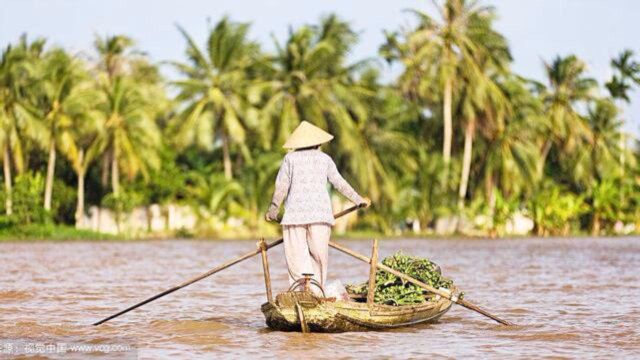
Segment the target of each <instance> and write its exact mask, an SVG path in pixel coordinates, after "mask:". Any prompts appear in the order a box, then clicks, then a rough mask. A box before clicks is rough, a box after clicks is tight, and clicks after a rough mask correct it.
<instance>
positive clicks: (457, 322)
mask: <svg viewBox="0 0 640 360" xmlns="http://www.w3.org/2000/svg"><path fill="white" fill-rule="evenodd" d="M341 243H342V244H343V245H346V246H348V247H351V248H352V249H355V250H357V251H360V252H362V253H364V254H367V255H368V254H369V253H370V247H371V242H370V241H343V242H341ZM380 246H381V247H380V253H381V256H385V255H389V254H391V253H392V252H394V251H395V250H398V249H403V250H404V251H405V252H407V253H411V254H415V255H419V256H426V257H429V258H431V259H432V260H434V261H435V262H437V263H438V264H440V265H441V267H442V269H443V273H444V274H445V275H447V276H449V277H451V278H453V279H454V281H455V283H456V284H457V285H458V286H459V287H460V288H461V289H462V290H464V291H465V293H466V299H467V300H469V301H472V302H475V303H477V304H479V305H482V306H484V307H485V308H487V309H489V310H490V311H493V312H495V313H496V314H498V315H500V316H502V317H504V318H506V319H508V320H510V321H512V322H515V323H517V324H518V326H515V327H504V326H500V325H497V324H495V323H493V322H492V321H491V320H489V319H486V318H484V317H482V316H480V315H478V314H475V313H472V312H470V311H469V310H466V309H464V308H461V307H456V306H454V307H453V308H452V309H451V310H450V311H449V312H448V313H447V314H446V315H445V316H444V317H443V318H442V319H441V320H440V322H439V323H438V324H432V325H420V326H415V327H411V328H402V329H395V330H391V331H384V332H362V333H343V334H300V333H283V332H276V331H271V330H269V329H267V328H266V326H265V323H264V317H263V315H262V313H261V312H260V304H261V303H262V302H264V300H265V293H264V282H263V278H262V270H261V269H262V268H261V263H260V258H259V257H257V256H256V257H254V258H252V259H249V260H247V261H245V262H243V263H240V264H238V265H236V266H234V267H231V268H229V269H227V270H224V271H222V272H220V273H218V274H216V275H213V276H212V277H210V278H207V279H205V280H202V281H200V282H198V283H196V284H194V285H191V286H189V287H187V288H185V289H182V290H180V291H178V292H175V293H173V294H171V295H168V296H166V297H164V298H161V299H159V300H156V301H155V302H152V303H150V304H147V305H145V306H144V307H142V308H139V309H137V310H134V311H133V312H130V313H127V314H125V315H123V316H121V317H119V318H116V319H113V320H111V321H110V322H107V323H105V324H103V325H100V326H97V327H94V326H91V325H90V324H91V323H92V322H94V321H96V320H99V319H101V318H103V317H106V316H108V315H110V314H112V313H114V312H116V311H118V310H121V309H123V308H126V307H127V306H129V305H131V304H134V303H136V302H138V301H140V300H142V299H144V298H146V297H148V296H151V295H153V294H155V293H158V292H160V291H162V290H164V289H166V288H168V287H170V286H172V285H175V284H178V283H180V282H182V281H184V280H185V279H188V278H190V277H193V276H195V275H197V274H199V273H202V272H204V271H206V270H208V269H210V268H212V267H214V266H216V265H218V264H220V263H222V262H223V261H226V260H227V259H229V258H231V257H234V256H238V255H240V254H243V253H245V252H248V251H251V250H252V249H254V248H255V244H254V243H253V242H248V241H197V240H166V241H140V242H63V243H45V242H42V243H38V242H36V243H29V242H26V243H2V244H0V274H2V276H1V277H0V358H3V357H5V358H11V357H14V356H15V355H16V354H33V353H35V354H38V356H41V357H42V358H70V357H71V358H73V357H75V358H79V359H84V358H114V359H120V358H127V357H128V358H142V359H163V358H166V359H169V358H171V359H180V358H182V359H197V358H214V357H228V358H244V357H276V356H277V357H286V358H291V357H297V358H305V359H306V358H362V357H366V358H390V357H394V358H427V357H433V356H436V357H450V358H464V357H470V356H472V357H489V358H531V357H553V358H602V357H605V356H615V357H618V358H640V238H637V237H636V238H616V239H606V238H605V239H597V240H596V239H589V238H580V239H577V238H574V239H511V240H477V239H476V240H462V239H451V240H383V241H381V242H380ZM269 260H270V265H271V273H272V277H273V283H274V288H275V289H276V290H282V289H284V288H285V287H286V285H287V277H286V269H285V267H284V254H283V250H282V247H281V246H280V247H277V248H274V249H272V250H270V251H269ZM367 274H368V267H367V265H366V264H364V263H360V262H357V260H355V259H353V258H350V257H348V256H346V255H344V254H341V253H338V252H336V251H335V250H331V254H330V264H329V277H330V281H331V280H335V279H340V280H341V281H342V282H344V283H349V282H356V281H361V280H364V279H366V277H367ZM76 345H89V346H93V347H89V348H74V350H73V352H71V350H70V347H71V346H76ZM100 345H104V346H103V347H100ZM43 346H48V347H43ZM51 346H54V347H56V348H55V349H54V348H53V347H51ZM65 346H66V348H65ZM118 346H120V347H118ZM127 346H128V348H127ZM27 352H29V353H27Z"/></svg>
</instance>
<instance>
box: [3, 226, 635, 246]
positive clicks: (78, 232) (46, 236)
mask: <svg viewBox="0 0 640 360" xmlns="http://www.w3.org/2000/svg"><path fill="white" fill-rule="evenodd" d="M629 236H637V235H634V234H620V235H612V234H608V235H603V236H602V238H624V237H629ZM277 237H280V234H279V233H274V232H266V233H265V234H264V238H265V239H267V241H269V240H270V239H275V238H277ZM532 237H534V238H535V237H536V236H533V235H509V236H503V237H491V236H489V235H488V234H486V235H483V234H463V233H454V234H449V235H439V234H434V233H413V232H407V233H402V234H384V233H380V232H376V231H348V232H345V233H334V235H333V238H334V239H337V240H372V239H385V240H449V239H465V240H474V239H475V240H485V239H495V240H500V239H528V238H532ZM259 238H260V236H258V235H256V236H249V235H246V234H245V235H238V234H228V235H212V234H194V233H189V232H185V231H176V232H171V233H164V234H162V233H153V234H142V233H136V234H125V233H123V234H120V235H113V234H106V233H100V232H95V231H91V230H86V229H76V228H75V227H73V226H68V225H53V224H30V225H21V226H13V227H10V228H3V229H0V242H33V241H35V242H67V241H110V242H126V241H154V240H176V239H177V240H199V241H230V240H238V241H257V240H258V239H259ZM541 238H543V237H541ZM548 238H573V239H581V238H585V239H586V238H589V239H593V237H592V236H591V235H590V234H588V233H575V234H570V235H567V236H549V237H548Z"/></svg>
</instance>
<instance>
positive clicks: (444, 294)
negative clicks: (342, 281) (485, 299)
mask: <svg viewBox="0 0 640 360" xmlns="http://www.w3.org/2000/svg"><path fill="white" fill-rule="evenodd" d="M329 246H331V247H332V248H334V249H336V250H340V251H342V252H343V253H345V254H348V255H351V256H353V257H354V258H356V259H358V260H362V261H364V262H366V263H367V264H370V263H371V259H370V258H368V257H366V256H364V255H361V254H359V253H357V252H355V251H353V250H351V249H349V248H346V247H344V246H342V245H340V244H336V243H334V242H333V241H329ZM376 266H377V267H378V268H379V269H381V270H384V271H386V272H388V273H391V274H393V275H395V276H397V277H399V278H401V279H403V280H405V281H409V282H411V283H413V284H416V285H418V286H420V287H421V288H423V289H425V290H427V291H429V292H432V293H434V294H438V295H440V296H442V297H443V298H446V299H449V300H451V301H452V302H454V303H456V304H458V305H462V306H464V307H466V308H467V309H470V310H473V311H475V312H477V313H480V314H482V315H484V316H486V317H488V318H491V319H493V320H495V321H497V322H499V323H500V324H503V325H514V324H513V323H511V322H509V321H506V320H503V319H501V318H499V317H497V316H495V315H493V314H490V313H489V312H488V311H486V310H484V309H482V308H481V307H479V306H477V305H474V304H472V303H470V302H468V301H466V300H463V299H460V298H458V296H457V295H454V294H451V293H448V292H446V291H442V290H440V289H436V288H434V287H432V286H429V285H427V284H425V283H423V282H422V281H420V280H417V279H414V278H412V277H411V276H409V275H407V274H403V273H401V272H399V271H397V270H394V269H392V268H390V267H388V266H386V265H384V264H382V263H377V264H376Z"/></svg>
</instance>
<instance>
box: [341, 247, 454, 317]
mask: <svg viewBox="0 0 640 360" xmlns="http://www.w3.org/2000/svg"><path fill="white" fill-rule="evenodd" d="M382 263H383V264H384V265H387V266H389V267H390V268H392V269H394V270H397V271H400V272H402V273H404V274H407V275H409V276H411V277H412V278H414V279H417V280H420V281H422V282H424V283H426V284H429V285H430V286H432V287H434V288H436V289H438V288H445V289H449V288H451V285H453V281H452V280H451V279H448V278H446V277H444V276H442V274H441V272H440V267H439V266H438V265H437V264H435V263H434V262H432V261H430V260H429V259H425V258H419V257H415V256H410V255H405V254H403V253H402V252H400V251H399V252H397V253H395V254H394V255H392V256H388V257H386V258H385V259H384V260H383V261H382ZM349 290H350V292H352V293H353V294H356V295H360V296H364V297H366V295H367V283H363V284H360V285H352V286H350V287H349ZM431 295H432V294H430V293H429V292H427V291H426V290H423V289H422V288H420V287H418V286H416V285H414V284H412V283H410V282H407V281H404V280H402V279H400V278H399V277H397V276H395V275H393V274H390V273H388V272H386V271H382V270H378V271H377V272H376V289H375V296H374V301H375V302H376V303H378V304H386V305H409V304H419V303H423V302H425V301H428V298H429V297H430V296H431Z"/></svg>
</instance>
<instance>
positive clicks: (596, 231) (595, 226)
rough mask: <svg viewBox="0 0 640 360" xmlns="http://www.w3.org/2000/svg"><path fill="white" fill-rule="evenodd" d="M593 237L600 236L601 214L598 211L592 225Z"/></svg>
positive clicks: (594, 215)
mask: <svg viewBox="0 0 640 360" xmlns="http://www.w3.org/2000/svg"><path fill="white" fill-rule="evenodd" d="M591 235H593V236H598V235H600V214H599V213H598V212H597V211H596V212H595V213H594V214H593V220H592V223H591Z"/></svg>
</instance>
